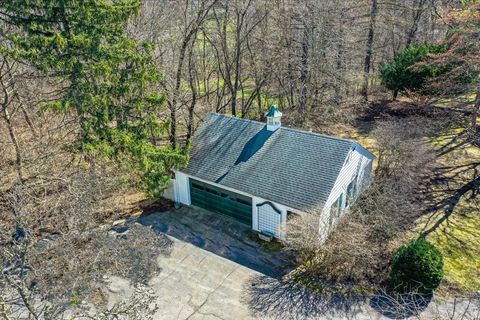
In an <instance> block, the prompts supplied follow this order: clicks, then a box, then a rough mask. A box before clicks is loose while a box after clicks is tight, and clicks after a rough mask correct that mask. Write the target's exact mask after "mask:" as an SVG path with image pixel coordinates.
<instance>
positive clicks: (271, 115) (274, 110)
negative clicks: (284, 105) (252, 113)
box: [266, 105, 282, 131]
mask: <svg viewBox="0 0 480 320" xmlns="http://www.w3.org/2000/svg"><path fill="white" fill-rule="evenodd" d="M266 116H267V130H268V131H275V130H277V129H278V128H280V126H281V125H282V123H281V119H282V113H281V112H280V111H278V107H277V106H276V105H272V106H271V107H270V110H269V111H268V112H267V114H266Z"/></svg>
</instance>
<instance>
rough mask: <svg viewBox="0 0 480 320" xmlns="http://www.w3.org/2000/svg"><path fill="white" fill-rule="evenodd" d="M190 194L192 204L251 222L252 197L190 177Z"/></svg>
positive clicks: (244, 221)
mask: <svg viewBox="0 0 480 320" xmlns="http://www.w3.org/2000/svg"><path fill="white" fill-rule="evenodd" d="M190 195H191V201H192V205H194V206H198V207H201V208H204V209H207V210H209V211H213V212H217V213H221V214H225V215H228V216H230V217H232V218H235V219H236V220H238V221H240V222H243V223H246V224H249V225H251V223H252V199H251V198H249V197H246V196H244V195H240V194H236V193H234V192H231V191H228V190H224V189H221V188H218V187H216V186H213V185H209V184H207V183H204V182H201V181H198V180H194V179H190Z"/></svg>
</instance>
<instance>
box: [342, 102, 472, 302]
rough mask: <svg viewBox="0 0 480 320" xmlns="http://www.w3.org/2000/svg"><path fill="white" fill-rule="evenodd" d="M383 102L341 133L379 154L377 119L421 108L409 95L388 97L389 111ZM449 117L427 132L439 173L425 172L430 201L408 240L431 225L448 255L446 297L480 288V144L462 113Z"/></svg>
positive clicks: (431, 237)
mask: <svg viewBox="0 0 480 320" xmlns="http://www.w3.org/2000/svg"><path fill="white" fill-rule="evenodd" d="M378 106H379V105H378V104H377V105H374V106H373V107H372V110H373V108H376V109H377V111H375V110H374V111H373V112H369V115H367V116H362V117H361V118H359V119H357V120H356V121H355V122H354V123H353V124H352V125H350V126H349V125H345V126H341V127H338V126H336V127H335V129H334V132H335V134H337V135H339V136H343V137H346V138H347V137H348V138H351V139H355V140H357V141H359V142H360V143H361V144H362V145H363V146H365V147H366V148H368V149H369V150H371V151H372V152H373V153H377V148H376V143H375V139H374V137H373V135H372V134H371V133H372V130H373V129H374V128H375V126H376V122H377V121H379V120H382V119H385V118H388V119H392V118H399V117H402V118H404V117H406V116H411V115H412V114H413V115H414V114H415V113H416V111H413V109H412V104H411V103H410V102H409V101H408V100H404V101H400V102H393V103H390V102H382V103H380V106H381V107H382V109H383V110H379V109H378ZM428 108H437V109H439V110H441V111H443V110H444V109H449V111H451V110H454V111H452V114H453V113H457V112H458V111H459V109H458V108H456V107H452V108H449V107H447V106H445V105H441V106H437V107H428ZM460 111H461V112H462V111H465V110H461V109H460ZM434 112H435V111H434ZM422 116H425V114H423V115H420V117H422ZM443 117H445V115H443ZM446 117H447V118H448V119H445V120H446V121H445V125H443V126H442V127H441V128H440V129H439V130H435V133H434V134H433V135H430V136H425V137H424V140H425V142H426V143H429V144H431V146H432V147H433V149H434V150H435V152H436V163H435V166H434V169H433V172H431V176H426V177H425V185H426V190H427V191H426V192H428V193H429V197H428V198H429V203H428V204H426V210H425V212H424V213H423V214H422V215H421V217H420V218H419V219H417V221H416V222H415V225H416V227H415V228H414V229H413V230H412V231H411V233H410V234H409V235H406V237H405V239H404V241H406V240H407V239H413V238H415V237H418V235H419V234H420V233H421V232H425V231H426V230H428V231H429V232H428V237H427V238H428V240H429V241H430V242H432V243H433V244H434V245H435V246H436V247H437V248H438V249H439V250H440V251H441V252H442V254H443V257H444V272H445V276H444V281H443V282H442V285H441V287H440V288H439V290H438V291H437V292H438V293H440V295H443V296H449V295H450V294H454V295H469V294H472V293H476V292H479V291H480V196H478V195H479V193H480V148H479V147H478V146H476V145H474V144H473V143H472V141H471V139H470V138H469V136H468V130H467V126H468V122H467V121H465V120H461V119H462V118H457V117H456V115H452V116H449V115H447V116H446ZM463 118H465V117H463ZM467 120H468V119H467ZM441 123H442V122H441Z"/></svg>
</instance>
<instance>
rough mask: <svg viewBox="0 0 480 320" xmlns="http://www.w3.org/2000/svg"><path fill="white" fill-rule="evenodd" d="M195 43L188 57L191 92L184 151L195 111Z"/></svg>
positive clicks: (190, 136)
mask: <svg viewBox="0 0 480 320" xmlns="http://www.w3.org/2000/svg"><path fill="white" fill-rule="evenodd" d="M194 45H195V41H193V42H192V47H191V48H190V54H189V56H188V80H189V81H188V83H189V85H190V90H191V91H192V100H191V101H190V106H189V107H188V119H187V138H186V142H185V149H186V150H188V149H189V148H190V142H191V139H192V136H193V121H194V119H193V116H194V111H195V105H196V104H197V87H196V84H195V74H194V69H195V65H194V62H193V47H194Z"/></svg>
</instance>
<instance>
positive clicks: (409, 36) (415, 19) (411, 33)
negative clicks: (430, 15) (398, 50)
mask: <svg viewBox="0 0 480 320" xmlns="http://www.w3.org/2000/svg"><path fill="white" fill-rule="evenodd" d="M424 5H425V0H419V1H418V4H417V7H416V8H415V11H414V12H413V22H412V26H411V27H410V30H409V31H408V34H407V42H406V44H405V46H406V47H408V46H409V45H411V44H412V42H413V40H414V39H415V35H416V33H417V30H418V23H419V22H420V18H421V17H422V14H423V11H424Z"/></svg>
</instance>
